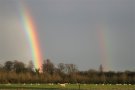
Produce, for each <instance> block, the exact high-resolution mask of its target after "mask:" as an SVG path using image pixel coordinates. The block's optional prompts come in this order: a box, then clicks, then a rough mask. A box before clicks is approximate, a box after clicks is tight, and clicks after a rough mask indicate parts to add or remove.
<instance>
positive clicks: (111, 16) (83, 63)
mask: <svg viewBox="0 0 135 90" xmlns="http://www.w3.org/2000/svg"><path fill="white" fill-rule="evenodd" d="M20 5H23V6H24V7H25V8H26V9H28V10H29V11H30V14H31V16H32V17H33V21H34V23H35V27H36V31H37V34H38V36H39V37H38V38H39V45H40V49H41V53H42V57H43V59H50V60H51V61H52V62H53V63H54V64H55V65H57V64H58V63H69V64H70V63H73V64H75V65H76V66H77V67H78V69H79V70H89V69H96V70H98V68H99V65H100V64H102V65H103V68H104V69H105V70H114V71H120V70H131V71H135V1H134V0H0V63H4V62H5V61H7V60H20V61H23V62H28V61H29V60H31V59H32V54H31V50H30V45H29V42H28V37H27V35H26V32H25V31H24V30H23V28H22V25H21V24H22V21H21V16H23V15H22V14H21V11H20V10H21V9H20V8H21V7H20Z"/></svg>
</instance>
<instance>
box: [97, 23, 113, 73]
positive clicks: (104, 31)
mask: <svg viewBox="0 0 135 90" xmlns="http://www.w3.org/2000/svg"><path fill="white" fill-rule="evenodd" d="M97 27H98V28H97V35H98V39H99V40H98V41H99V53H100V61H101V64H102V65H103V69H104V71H108V70H110V69H111V68H110V66H111V65H110V61H111V42H110V38H109V30H108V28H107V27H105V25H104V24H103V23H102V24H100V25H98V26H97Z"/></svg>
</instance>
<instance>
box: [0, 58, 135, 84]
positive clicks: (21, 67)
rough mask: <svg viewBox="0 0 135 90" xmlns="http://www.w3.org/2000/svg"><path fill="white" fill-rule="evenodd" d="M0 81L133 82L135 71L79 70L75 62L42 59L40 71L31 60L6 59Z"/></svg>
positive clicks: (0, 66)
mask: <svg viewBox="0 0 135 90" xmlns="http://www.w3.org/2000/svg"><path fill="white" fill-rule="evenodd" d="M0 83H88V84H135V72H131V71H124V72H114V71H108V72H104V71H103V68H102V65H100V67H99V70H93V69H90V70H87V71H79V70H78V69H77V66H76V65H75V64H64V63H59V64H58V65H57V67H56V66H55V65H54V64H53V62H51V60H49V59H47V60H44V62H43V65H42V72H40V70H39V69H35V68H34V65H33V62H32V61H30V62H29V64H28V65H25V64H24V63H23V62H21V61H17V60H15V61H6V62H5V63H4V65H0Z"/></svg>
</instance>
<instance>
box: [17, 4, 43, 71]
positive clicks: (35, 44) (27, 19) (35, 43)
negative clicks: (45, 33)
mask: <svg viewBox="0 0 135 90" xmlns="http://www.w3.org/2000/svg"><path fill="white" fill-rule="evenodd" d="M19 7H20V8H19V12H20V16H21V22H22V26H23V30H24V31H25V33H26V35H27V37H28V42H29V45H30V48H31V53H32V59H33V63H34V67H35V68H36V69H40V70H42V55H41V51H40V45H39V40H38V34H37V29H36V24H35V23H34V19H33V18H32V15H31V14H30V10H29V8H28V7H26V5H25V3H24V2H20V3H19Z"/></svg>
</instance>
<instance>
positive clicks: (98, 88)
mask: <svg viewBox="0 0 135 90" xmlns="http://www.w3.org/2000/svg"><path fill="white" fill-rule="evenodd" d="M10 89H12V90H135V85H127V84H125V85H121V84H118V85H111V84H0V90H10Z"/></svg>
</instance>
